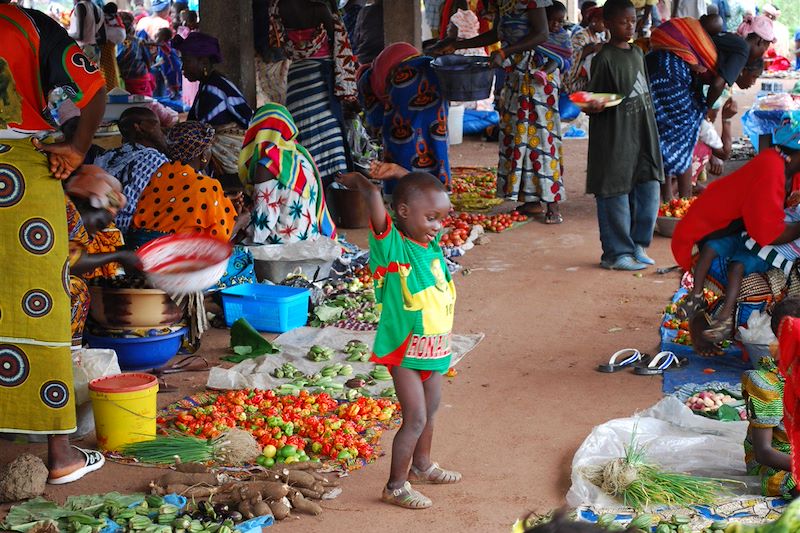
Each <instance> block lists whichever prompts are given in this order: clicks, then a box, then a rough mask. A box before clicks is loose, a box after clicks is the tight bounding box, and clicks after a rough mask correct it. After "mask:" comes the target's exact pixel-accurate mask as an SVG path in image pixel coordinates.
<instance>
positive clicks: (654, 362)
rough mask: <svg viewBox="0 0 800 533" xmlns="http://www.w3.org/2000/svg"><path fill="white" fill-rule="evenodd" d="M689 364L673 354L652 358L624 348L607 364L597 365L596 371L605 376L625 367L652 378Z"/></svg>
mask: <svg viewBox="0 0 800 533" xmlns="http://www.w3.org/2000/svg"><path fill="white" fill-rule="evenodd" d="M688 364H689V360H688V359H686V358H685V357H678V356H677V355H675V354H674V353H673V352H669V351H663V352H659V353H657V354H656V355H654V356H649V355H643V354H642V353H641V352H640V351H639V350H637V349H635V348H624V349H622V350H619V351H618V352H616V353H614V355H612V356H611V358H610V359H609V360H608V364H603V365H598V366H597V370H598V371H599V372H604V373H607V374H612V373H614V372H618V371H620V370H623V369H624V368H627V367H632V368H633V373H634V374H638V375H640V376H653V375H658V374H663V373H664V372H667V371H671V370H677V369H679V368H683V367H685V366H686V365H688Z"/></svg>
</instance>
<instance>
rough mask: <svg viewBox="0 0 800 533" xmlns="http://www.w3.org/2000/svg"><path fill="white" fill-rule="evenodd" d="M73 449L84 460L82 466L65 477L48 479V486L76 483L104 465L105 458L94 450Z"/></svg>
mask: <svg viewBox="0 0 800 533" xmlns="http://www.w3.org/2000/svg"><path fill="white" fill-rule="evenodd" d="M73 448H75V449H76V450H78V451H79V452H81V453H82V454H83V455H84V457H85V458H86V461H85V463H84V465H83V466H82V467H80V468H78V469H77V470H75V471H74V472H71V473H69V474H67V475H66V476H61V477H57V478H50V479H48V480H47V482H48V483H49V484H50V485H65V484H67V483H72V482H73V481H78V480H79V479H81V478H82V477H83V476H85V475H86V474H88V473H90V472H94V471H95V470H100V468H102V467H103V465H104V464H106V458H105V457H103V454H102V453H100V452H98V451H96V450H84V449H83V448H78V447H77V446H73Z"/></svg>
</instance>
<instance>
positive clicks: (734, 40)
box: [711, 33, 750, 85]
mask: <svg viewBox="0 0 800 533" xmlns="http://www.w3.org/2000/svg"><path fill="white" fill-rule="evenodd" d="M711 39H712V40H713V41H714V46H716V47H717V69H716V70H717V73H718V74H719V75H720V76H722V77H723V79H724V80H725V83H727V84H728V85H733V84H734V82H736V78H738V77H739V74H741V73H742V69H743V68H744V66H745V65H746V64H747V60H748V59H750V45H748V44H747V41H745V40H744V39H742V38H741V37H739V36H738V35H736V34H734V33H720V34H719V35H715V36H714V37H712V38H711Z"/></svg>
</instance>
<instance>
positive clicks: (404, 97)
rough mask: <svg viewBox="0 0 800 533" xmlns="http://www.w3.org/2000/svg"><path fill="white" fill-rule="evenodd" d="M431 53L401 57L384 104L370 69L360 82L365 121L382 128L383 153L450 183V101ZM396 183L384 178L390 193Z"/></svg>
mask: <svg viewBox="0 0 800 533" xmlns="http://www.w3.org/2000/svg"><path fill="white" fill-rule="evenodd" d="M431 61H432V59H431V58H430V57H427V56H417V57H414V58H411V59H408V60H406V61H403V62H401V63H400V65H399V66H398V67H397V68H396V69H395V70H394V74H393V75H392V76H391V79H390V80H389V88H388V97H389V103H388V104H387V105H385V106H384V105H383V104H382V103H381V101H380V100H379V99H378V98H377V97H376V96H375V93H374V92H373V90H372V87H371V85H370V76H372V75H373V71H372V69H369V70H367V71H366V72H365V73H364V75H363V76H362V77H361V79H360V80H359V82H358V85H359V88H360V90H361V94H362V97H363V100H364V107H365V109H366V114H367V115H366V116H367V123H368V124H369V125H370V126H372V127H374V128H380V129H381V130H382V132H383V146H384V150H385V153H384V159H385V160H387V161H391V162H393V163H397V164H398V165H400V166H401V167H403V168H405V169H407V170H408V171H410V172H428V173H429V174H433V175H434V176H437V177H438V178H439V179H440V180H441V181H442V183H444V184H445V185H447V186H448V187H449V186H450V157H449V155H448V142H447V114H448V102H447V100H445V99H444V98H443V96H442V90H441V85H440V83H439V78H438V76H437V75H436V73H435V72H434V70H433V68H431ZM395 185H396V183H395V182H393V181H387V182H384V190H385V191H386V192H387V193H389V194H391V192H392V191H393V190H394V187H395Z"/></svg>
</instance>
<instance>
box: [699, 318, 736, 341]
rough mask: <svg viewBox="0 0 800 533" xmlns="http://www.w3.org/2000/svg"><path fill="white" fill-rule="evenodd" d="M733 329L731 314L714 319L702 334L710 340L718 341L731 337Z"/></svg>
mask: <svg viewBox="0 0 800 533" xmlns="http://www.w3.org/2000/svg"><path fill="white" fill-rule="evenodd" d="M732 330H733V317H732V316H729V317H728V318H726V319H723V320H714V321H713V322H711V324H710V325H709V328H708V329H707V330H705V331H703V333H702V335H703V338H705V340H707V341H708V342H713V343H715V344H716V343H718V342H722V341H724V340H727V339H729V338H730V337H731V331H732Z"/></svg>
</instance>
